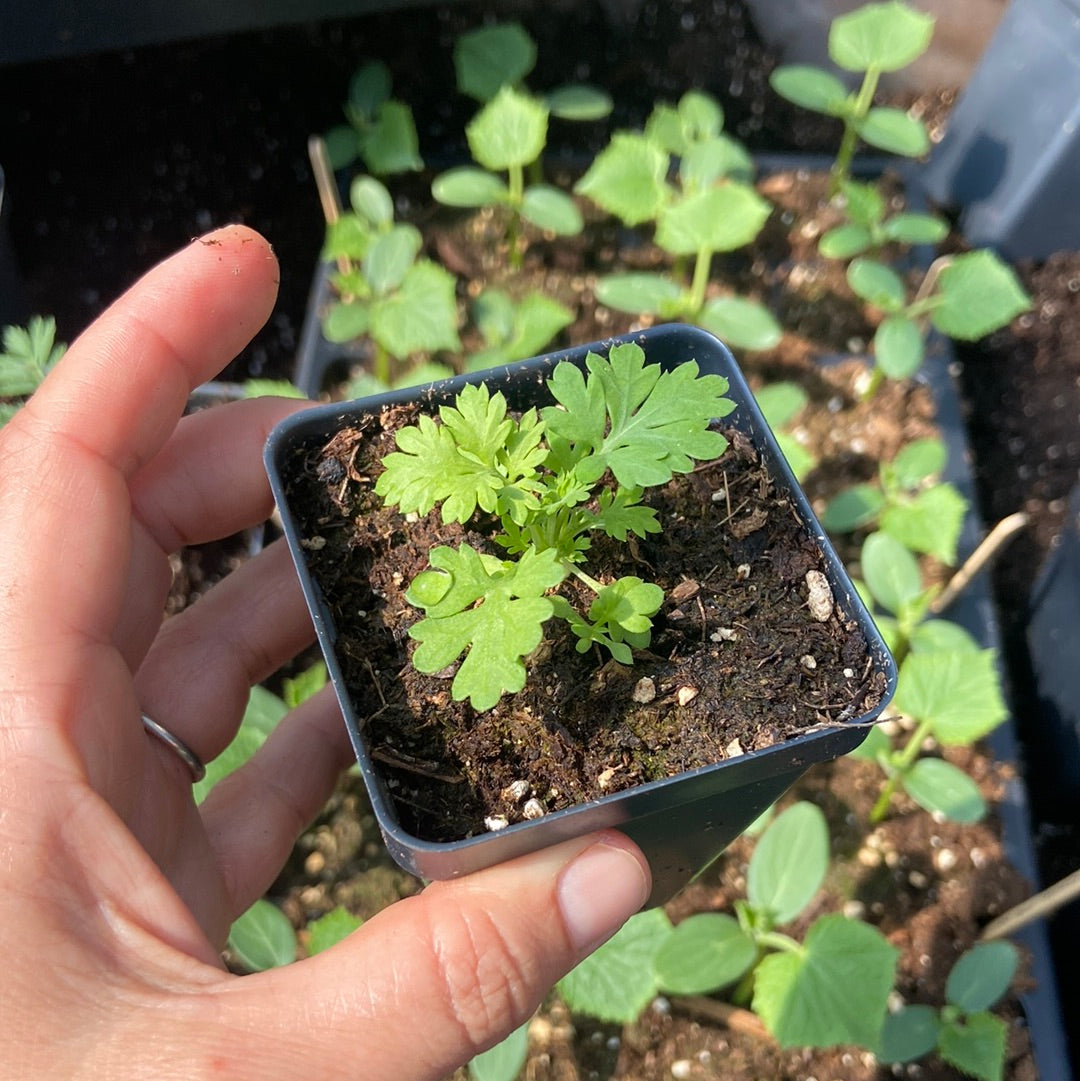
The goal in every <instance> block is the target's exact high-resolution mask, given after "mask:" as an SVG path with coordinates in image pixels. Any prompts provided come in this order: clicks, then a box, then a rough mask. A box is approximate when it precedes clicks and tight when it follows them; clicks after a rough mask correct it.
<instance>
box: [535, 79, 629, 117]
mask: <svg viewBox="0 0 1080 1081" xmlns="http://www.w3.org/2000/svg"><path fill="white" fill-rule="evenodd" d="M544 101H545V102H546V103H547V107H548V108H549V109H550V110H551V115H552V116H557V117H558V118H559V119H560V120H603V119H604V117H605V116H608V115H609V114H610V113H611V110H612V109H613V108H614V103H613V102H612V100H611V96H610V95H609V94H608V93H606V92H605V91H603V90H601V89H600V88H599V87H596V86H587V85H585V84H584V83H572V84H568V85H566V86H560V87H559V88H558V89H557V90H552V91H551V93H550V94H547V95H545V97H544Z"/></svg>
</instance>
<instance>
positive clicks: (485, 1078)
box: [469, 1022, 529, 1081]
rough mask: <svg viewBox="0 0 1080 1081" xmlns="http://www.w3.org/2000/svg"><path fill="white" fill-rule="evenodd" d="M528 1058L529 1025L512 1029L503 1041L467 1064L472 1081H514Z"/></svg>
mask: <svg viewBox="0 0 1080 1081" xmlns="http://www.w3.org/2000/svg"><path fill="white" fill-rule="evenodd" d="M528 1057H529V1025H528V1023H527V1022H526V1023H525V1024H524V1025H521V1026H520V1027H519V1028H516V1029H514V1031H513V1032H511V1033H510V1035H509V1036H507V1037H506V1039H505V1040H501V1041H500V1042H499V1043H497V1044H496V1045H495V1046H494V1047H490V1048H488V1050H487V1051H483V1052H481V1053H480V1054H479V1055H477V1056H476V1057H475V1058H474V1059H473V1060H472V1061H471V1062H470V1063H469V1077H470V1078H471V1079H472V1081H515V1078H516V1077H517V1076H518V1074H519V1073H521V1068H522V1066H524V1065H525V1060H526V1059H527V1058H528Z"/></svg>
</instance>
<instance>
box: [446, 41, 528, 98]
mask: <svg viewBox="0 0 1080 1081" xmlns="http://www.w3.org/2000/svg"><path fill="white" fill-rule="evenodd" d="M535 66H536V43H535V42H534V41H533V39H532V37H531V36H530V35H529V33H528V31H527V30H525V28H524V27H522V26H521V24H520V23H516V22H510V23H500V24H499V25H496V26H482V27H480V28H479V29H476V30H470V31H469V32H468V33H465V34H462V35H461V36H460V37H459V38H458V39H457V41H455V42H454V71H455V73H456V75H457V86H458V90H460V91H461V93H463V94H467V95H468V96H469V97H471V98H475V99H476V100H477V101H491V99H492V98H493V97H495V95H496V94H497V93H498V92H499V91H500V90H501V89H502V88H503V87H504V86H516V85H517V84H518V83H520V82H521V81H522V79H524V78H525V76H526V75H528V74H529V72H530V71H532V69H533V68H534V67H535Z"/></svg>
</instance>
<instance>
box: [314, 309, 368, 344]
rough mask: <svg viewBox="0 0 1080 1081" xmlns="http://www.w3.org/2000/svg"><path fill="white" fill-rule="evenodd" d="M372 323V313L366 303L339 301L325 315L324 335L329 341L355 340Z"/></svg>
mask: <svg viewBox="0 0 1080 1081" xmlns="http://www.w3.org/2000/svg"><path fill="white" fill-rule="evenodd" d="M370 324H371V319H370V314H369V312H368V308H367V306H366V305H364V304H359V303H345V302H344V301H337V302H335V303H334V304H331V305H330V307H329V309H328V310H327V312H326V315H325V316H324V317H323V324H322V332H323V337H324V338H325V339H326V340H327V341H328V342H351V341H355V339H357V338H359V337H360V336H361V335H363V334H366V333H367V330H368V327H369V326H370Z"/></svg>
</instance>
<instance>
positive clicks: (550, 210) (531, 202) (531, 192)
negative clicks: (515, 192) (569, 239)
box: [521, 184, 585, 236]
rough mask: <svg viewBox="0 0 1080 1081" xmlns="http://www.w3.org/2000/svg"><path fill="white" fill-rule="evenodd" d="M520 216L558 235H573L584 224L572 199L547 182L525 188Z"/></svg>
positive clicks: (578, 231) (539, 227) (579, 230)
mask: <svg viewBox="0 0 1080 1081" xmlns="http://www.w3.org/2000/svg"><path fill="white" fill-rule="evenodd" d="M521 216H522V217H523V218H524V219H525V220H526V221H527V222H530V223H531V224H533V225H535V226H536V227H537V228H538V229H547V230H549V231H550V232H552V233H556V234H558V235H559V236H575V235H576V234H577V233H580V232H581V230H582V228H583V226H584V224H585V223H584V222H583V221H582V218H581V211H580V210H578V208H577V204H576V203H575V202H574V200H573V199H571V198H570V196H569V195H567V194H566V192H563V191H560V190H559V189H558V188H554V187H551V186H550V185H549V184H533V185H531V186H530V187H528V188H526V189H525V195H524V197H523V199H522V203H521Z"/></svg>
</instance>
